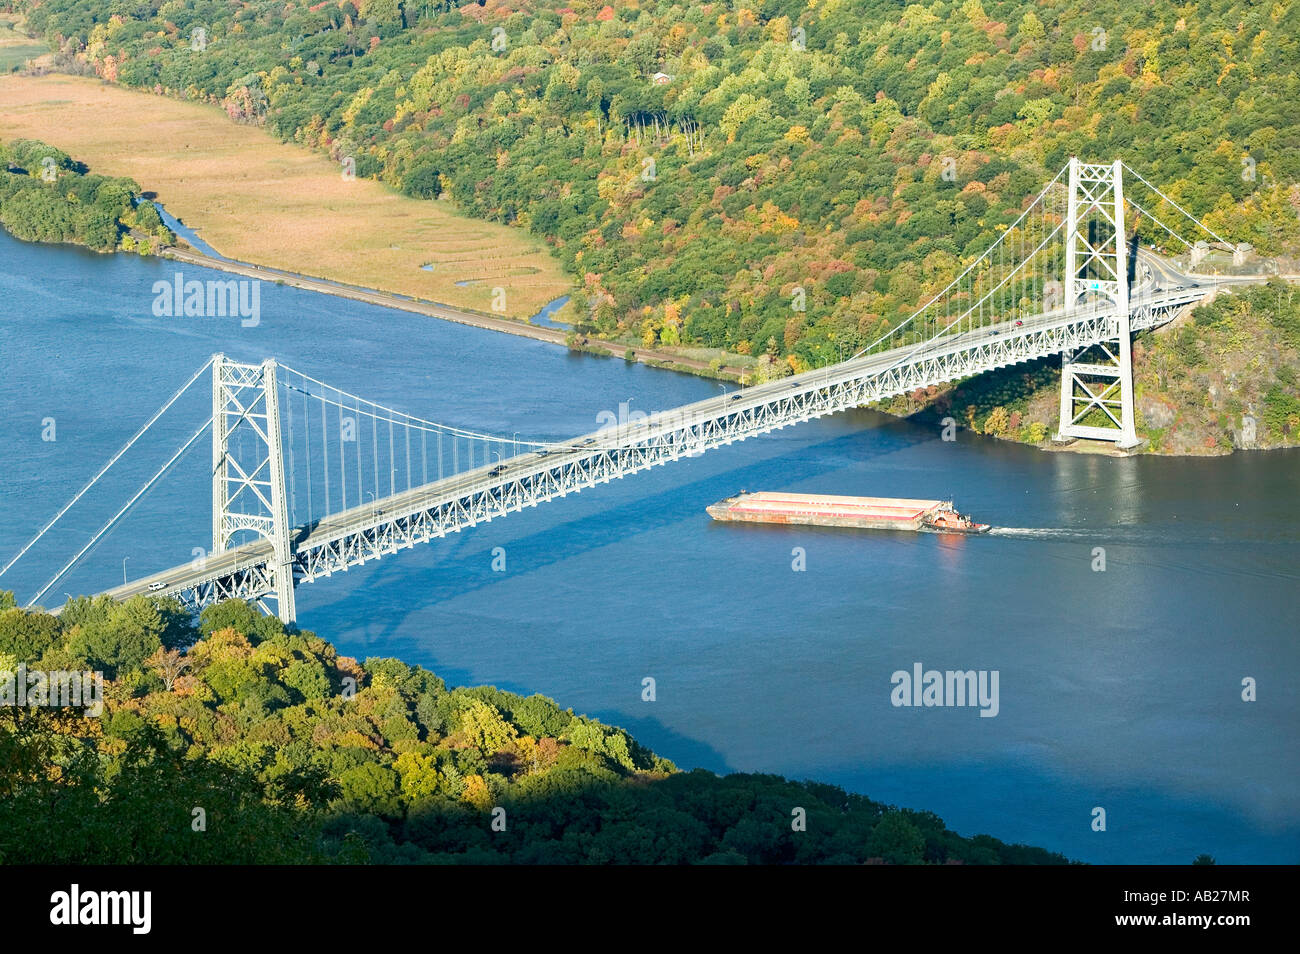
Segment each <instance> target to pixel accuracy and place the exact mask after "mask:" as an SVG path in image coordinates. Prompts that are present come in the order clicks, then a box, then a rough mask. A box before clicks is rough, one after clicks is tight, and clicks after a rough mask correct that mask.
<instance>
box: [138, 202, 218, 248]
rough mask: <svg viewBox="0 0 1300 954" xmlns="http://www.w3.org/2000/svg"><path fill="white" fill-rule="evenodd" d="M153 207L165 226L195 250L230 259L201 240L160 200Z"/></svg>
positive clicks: (197, 234) (196, 233)
mask: <svg viewBox="0 0 1300 954" xmlns="http://www.w3.org/2000/svg"><path fill="white" fill-rule="evenodd" d="M153 207H154V208H155V209H157V210H158V216H159V218H161V219H162V220H163V225H165V226H167V227H168V228H169V229H171V230H172V231H173V232H175V233H176V234H177V235H179V236H180V237H181V238H183V239H185V241H187V242H189V243H190V245H191V246H192V247H193V248H194V250H195V251H197V252H202V253H203V254H204V255H210V256H212V257H213V258H219V259H221V260H222V261H223V262H228V261H230V259H228V258H226V256H224V255H222V254H221V253H220V252H218V251H217V250H216V249H215V248H213V247H212V246H211V245H209V244H208V243H207V242H205V241H203V239H201V238H199V233H198V232H197V231H196V230H194V229H192V228H190V227H189V226H188V225H186V224H185V223H184V222H182V221H181V220H180V219H178V218H176V216H174V215H172V214H171V213H170V212H168V211H167V210H166V209H165V208H163V204H162V203H161V202H155V203H154V204H153Z"/></svg>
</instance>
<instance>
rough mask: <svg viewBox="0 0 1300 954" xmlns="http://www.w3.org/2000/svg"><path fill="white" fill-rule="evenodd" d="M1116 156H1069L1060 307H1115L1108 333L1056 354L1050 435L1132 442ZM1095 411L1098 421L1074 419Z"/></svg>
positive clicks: (1125, 264) (1124, 253)
mask: <svg viewBox="0 0 1300 954" xmlns="http://www.w3.org/2000/svg"><path fill="white" fill-rule="evenodd" d="M1122 169H1123V163H1121V162H1120V160H1118V159H1117V160H1115V162H1113V163H1110V164H1091V163H1085V162H1080V161H1079V160H1078V159H1077V158H1075V157H1071V159H1070V196H1069V204H1068V206H1067V212H1066V238H1065V283H1064V284H1065V288H1064V301H1065V309H1066V312H1067V313H1070V312H1076V311H1078V310H1080V309H1081V308H1083V307H1086V306H1089V305H1094V304H1098V303H1102V302H1110V303H1111V304H1112V305H1114V307H1115V319H1114V324H1113V327H1112V331H1113V332H1114V334H1113V335H1112V336H1111V337H1110V338H1109V339H1108V340H1106V341H1104V342H1102V343H1101V344H1098V345H1094V346H1092V347H1090V348H1082V349H1077V350H1072V351H1065V352H1062V354H1061V417H1060V426H1059V428H1058V430H1057V433H1056V439H1057V440H1068V439H1070V438H1076V437H1083V438H1089V439H1091V440H1100V441H1115V442H1116V443H1117V445H1118V446H1119V447H1122V448H1129V447H1135V446H1136V445H1137V444H1138V443H1139V442H1138V438H1137V431H1136V430H1135V428H1134V420H1133V355H1132V335H1131V334H1130V331H1129V318H1130V314H1129V287H1128V256H1127V250H1126V245H1127V241H1126V238H1125V232H1124V182H1123V175H1122V172H1121V170H1122ZM1097 411H1100V412H1101V415H1102V416H1103V417H1104V422H1103V421H1095V422H1094V423H1092V424H1083V423H1081V422H1082V421H1084V420H1085V419H1087V418H1088V417H1089V416H1090V415H1091V416H1093V417H1094V418H1096V417H1097V415H1096V414H1094V412H1097Z"/></svg>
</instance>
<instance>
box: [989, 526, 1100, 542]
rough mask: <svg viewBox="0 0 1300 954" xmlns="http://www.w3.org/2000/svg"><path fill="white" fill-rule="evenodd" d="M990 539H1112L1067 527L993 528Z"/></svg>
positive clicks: (1097, 531) (1097, 533)
mask: <svg viewBox="0 0 1300 954" xmlns="http://www.w3.org/2000/svg"><path fill="white" fill-rule="evenodd" d="M989 536H992V537H1019V538H1021V539H1030V540H1096V539H1100V538H1102V537H1113V534H1108V533H1107V532H1106V531H1104V530H1071V529H1069V528H1068V527H994V528H993V529H992V530H990V531H989Z"/></svg>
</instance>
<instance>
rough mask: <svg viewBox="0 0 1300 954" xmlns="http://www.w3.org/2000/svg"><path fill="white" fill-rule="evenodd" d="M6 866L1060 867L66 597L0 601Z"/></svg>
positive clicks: (537, 710) (819, 792) (465, 698)
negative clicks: (95, 680)
mask: <svg viewBox="0 0 1300 954" xmlns="http://www.w3.org/2000/svg"><path fill="white" fill-rule="evenodd" d="M22 664H25V665H26V667H27V670H26V671H24V670H22V669H19V666H20V665H22ZM37 671H39V672H41V673H50V672H82V671H98V672H102V673H103V674H104V676H105V678H106V680H107V681H106V683H105V686H104V697H103V699H102V703H103V705H102V711H100V712H99V713H93V712H92V713H91V714H89V715H87V713H86V712H85V710H84V709H83V708H81V707H76V708H74V707H67V706H64V707H62V708H52V707H49V706H42V705H33V704H30V703H31V702H32V701H33V700H32V697H31V696H28V699H27V700H26V701H27V702H28V703H29V704H26V705H24V704H20V703H19V700H17V697H16V687H15V683H14V680H15V678H20V677H22V676H23V675H25V676H26V677H27V682H28V683H29V684H31V678H30V677H31V674H32V672H37ZM38 701H39V700H38ZM63 701H67V700H63ZM796 809H798V810H799V811H796ZM797 819H798V821H797ZM32 845H40V846H41V848H40V858H39V859H34V858H33V855H32V853H31V846H32ZM11 860H12V861H18V860H24V861H28V862H30V861H32V860H40V861H42V862H45V863H67V864H87V863H90V864H99V863H113V864H127V863H153V864H178V863H239V862H242V863H333V862H342V863H359V862H376V863H390V862H391V863H422V862H434V863H497V862H508V861H511V862H517V863H537V864H540V863H566V864H567V863H624V864H663V863H667V864H683V863H699V862H705V863H716V864H744V863H809V864H814V863H832V864H836V863H838V864H853V863H862V862H864V861H869V860H876V861H878V862H887V863H896V864H907V863H921V862H930V863H943V862H964V863H971V864H996V863H1006V862H1014V863H1027V864H1044V863H1045V864H1054V863H1063V862H1064V861H1065V859H1064V858H1063V857H1061V856H1060V855H1056V854H1052V853H1049V852H1046V851H1043V850H1041V849H1038V848H1029V847H1025V846H1021V845H1006V844H1003V843H1002V842H1001V841H998V840H997V839H995V838H991V837H988V836H978V837H975V838H963V837H961V836H959V835H956V834H954V833H953V832H951V831H948V830H947V829H946V828H945V827H944V824H943V822H942V820H941V819H939V818H938V817H936V816H935V815H933V814H931V813H929V812H922V811H907V810H899V809H893V808H890V807H888V806H885V805H881V804H878V803H875V802H872V801H871V800H870V799H867V798H864V797H862V796H860V795H851V794H847V793H845V792H844V791H843V790H841V789H839V788H835V787H833V786H830V785H821V784H817V783H813V782H804V783H797V782H791V781H787V780H785V779H783V778H779V777H777V776H770V775H730V776H726V777H721V778H720V777H718V776H716V775H713V774H712V773H710V772H705V771H695V772H690V773H682V772H678V771H677V770H676V769H675V768H674V766H673V765H672V764H671V763H669V762H667V761H665V760H664V759H662V758H659V757H658V756H656V755H654V754H653V753H652V752H650V751H648V750H647V749H645V748H644V747H643V746H641V745H639V744H638V743H637V742H636V740H634V739H633V738H632V737H631V736H629V735H628V734H627V733H626V732H624V731H623V730H621V729H616V728H612V727H610V726H607V725H603V724H601V723H600V722H597V721H596V720H594V719H589V718H586V717H585V716H581V715H575V714H574V713H573V711H572V710H571V709H562V708H561V707H560V706H558V705H557V704H556V703H555V702H553V701H551V700H550V699H547V698H545V697H544V696H540V695H533V696H529V697H527V698H523V697H521V696H518V695H515V694H513V693H509V692H501V691H499V690H497V689H495V688H492V687H490V686H482V687H478V688H472V689H471V688H454V689H453V688H448V687H447V686H446V684H445V683H444V682H443V681H442V680H441V679H439V678H438V677H437V676H435V675H434V674H433V673H431V672H428V671H427V670H425V669H422V668H420V667H419V666H407V665H405V664H404V663H401V662H399V661H398V660H396V659H367V660H366V661H365V662H364V663H360V662H358V661H356V660H354V659H350V658H347V657H344V656H340V655H339V654H338V653H337V652H336V651H335V649H334V647H333V646H331V645H330V644H329V643H328V642H326V641H325V640H324V639H321V638H320V637H318V636H316V635H315V634H313V633H309V632H299V631H297V630H285V628H284V627H283V626H282V625H281V624H280V622H279V621H278V620H276V619H275V618H274V617H265V616H262V615H260V614H259V613H257V611H256V610H254V609H252V608H251V607H250V606H248V605H247V604H244V603H239V602H234V601H232V602H228V603H223V604H220V605H217V606H212V607H209V608H207V609H206V610H204V611H203V613H202V615H201V617H200V620H199V625H198V627H197V631H196V630H195V628H194V626H193V623H192V621H191V618H190V617H189V615H188V614H187V613H186V612H184V611H183V610H182V609H181V607H180V605H179V604H178V603H176V602H175V601H173V600H159V599H147V598H145V597H135V598H133V599H131V600H128V601H126V602H124V603H121V604H117V603H114V602H113V601H112V600H110V599H108V598H107V597H100V598H98V599H94V600H91V599H86V598H81V599H77V600H73V601H72V602H71V603H70V604H69V605H68V606H67V608H66V609H65V611H64V612H63V613H62V614H61V615H60V616H58V617H55V616H50V615H47V614H45V613H42V612H27V611H24V610H22V609H18V608H16V607H14V604H13V599H12V594H9V593H0V863H4V862H7V861H11Z"/></svg>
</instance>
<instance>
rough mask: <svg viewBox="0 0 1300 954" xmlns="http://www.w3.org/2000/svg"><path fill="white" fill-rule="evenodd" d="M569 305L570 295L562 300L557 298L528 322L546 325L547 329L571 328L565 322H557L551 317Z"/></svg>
mask: <svg viewBox="0 0 1300 954" xmlns="http://www.w3.org/2000/svg"><path fill="white" fill-rule="evenodd" d="M568 303H569V296H568V295H565V296H563V297H562V298H557V299H555V301H550V302H547V303H546V306H545V307H544V308H542V310H541V311H539V312H538V313H537V314H535V315H533V317H531V318H529V319H528V320H529V321H530V322H532V323H533V324H535V325H544V326H545V327H547V328H568V327H569V326H568V325H567V324H566V323H564V322H563V321H556V320H554V319H553V318H552V317H551V315H553V314H555V313H556V312H557V311H559V310H560V309H561V308H563V307H564V306H565V305H567V304H568Z"/></svg>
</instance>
